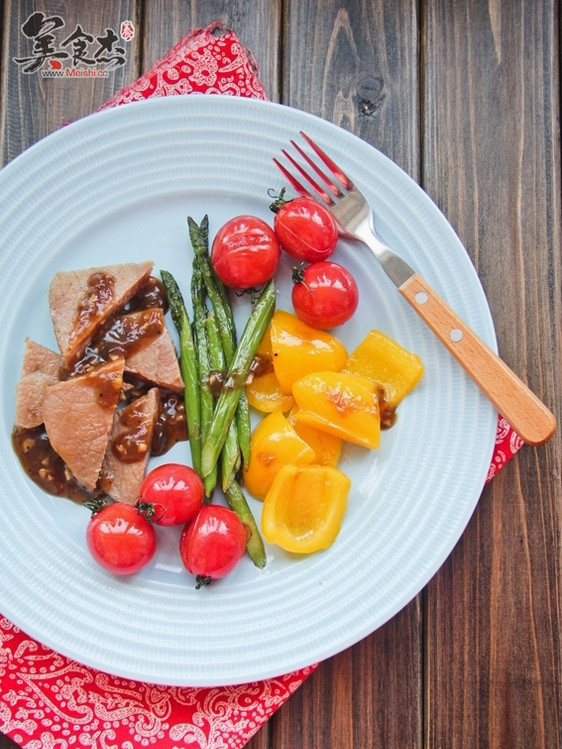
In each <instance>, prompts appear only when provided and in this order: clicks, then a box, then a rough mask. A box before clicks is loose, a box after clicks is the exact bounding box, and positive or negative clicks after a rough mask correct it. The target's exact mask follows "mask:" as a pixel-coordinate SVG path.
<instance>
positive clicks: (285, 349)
mask: <svg viewBox="0 0 562 749" xmlns="http://www.w3.org/2000/svg"><path fill="white" fill-rule="evenodd" d="M271 348H272V355H273V369H274V370H275V374H276V376H277V379H278V380H279V384H280V386H281V390H282V392H283V393H285V394H286V395H290V394H291V388H292V386H293V383H294V382H296V381H297V380H299V379H300V378H301V377H304V376H305V375H307V374H310V373H311V372H320V371H338V370H339V369H341V368H342V367H343V366H344V364H345V362H346V360H347V350H346V348H345V346H344V345H343V343H342V342H341V341H340V340H338V339H337V338H336V337H335V336H333V335H332V334H331V333H326V332H324V331H322V330H315V329H314V328H311V327H309V326H308V325H305V323H303V322H301V321H300V320H299V319H298V317H296V316H295V315H291V314H290V313H289V312H285V311H283V310H276V311H275V312H274V314H273V318H272V320H271Z"/></svg>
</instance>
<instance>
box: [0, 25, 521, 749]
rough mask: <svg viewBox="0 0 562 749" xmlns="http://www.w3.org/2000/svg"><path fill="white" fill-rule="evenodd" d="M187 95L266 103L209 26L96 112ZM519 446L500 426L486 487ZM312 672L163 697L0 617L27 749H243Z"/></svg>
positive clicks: (245, 58)
mask: <svg viewBox="0 0 562 749" xmlns="http://www.w3.org/2000/svg"><path fill="white" fill-rule="evenodd" d="M189 93H211V94H232V95H234V96H246V97H254V98H258V99H265V98H266V96H265V92H264V89H263V88H262V86H261V84H260V81H259V73H258V69H257V66H256V64H255V62H254V61H253V58H252V56H251V54H250V53H249V52H248V51H247V50H245V49H243V47H242V46H241V45H240V43H239V41H238V39H237V38H236V35H235V34H234V33H233V32H232V31H231V30H229V29H225V28H224V27H222V26H221V25H220V24H219V23H214V24H212V25H211V26H209V27H207V28H205V29H199V30H197V31H194V32H192V33H191V34H190V35H189V36H187V37H186V38H185V39H183V40H182V41H180V42H179V44H177V45H176V46H175V47H174V48H173V49H172V50H171V51H170V53H169V54H168V55H167V56H166V57H165V58H164V59H163V60H161V61H160V62H158V63H157V64H156V65H155V66H154V68H153V69H152V70H150V71H149V72H148V73H145V74H144V75H143V76H142V77H141V78H139V80H138V81H136V82H135V83H133V84H132V85H131V86H128V87H126V88H124V89H122V90H121V91H120V92H119V93H118V94H117V95H116V96H114V97H113V98H112V99H110V100H109V101H108V102H106V104H104V105H103V107H101V109H105V108H108V107H111V106H116V105H118V104H123V103H126V102H130V101H138V100H141V99H147V98H149V97H151V96H170V95H175V94H189ZM521 444H522V443H521V440H520V439H519V438H518V437H517V435H515V434H514V433H513V432H512V430H511V429H510V427H509V425H508V424H507V422H506V421H505V420H504V419H502V418H501V417H500V419H499V421H498V436H497V442H496V450H495V453H494V458H493V461H492V464H491V466H490V471H489V473H488V480H490V479H491V478H492V477H493V476H494V475H495V474H496V473H497V472H498V470H499V469H500V468H501V467H502V466H503V465H504V464H505V463H506V462H507V461H508V460H509V459H510V458H511V456H512V455H513V454H514V453H515V452H516V451H517V450H518V449H519V448H520V447H521ZM315 668H316V666H315V665H312V666H310V667H308V668H305V669H301V670H299V671H296V672H293V673H290V674H286V675H284V676H280V677H278V678H275V679H270V680H267V681H261V682H254V683H251V684H243V685H240V686H233V687H222V688H186V687H161V686H157V685H154V684H144V683H141V682H137V681H131V680H128V679H122V678H119V677H116V676H111V675H109V674H106V673H103V672H100V671H96V670H94V669H91V668H88V667H86V666H83V665H81V664H79V663H77V662H76V661H72V660H70V659H68V658H66V657H65V656H62V655H59V654H58V653H55V652H53V651H52V650H50V649H49V648H47V647H45V646H43V645H41V644H40V643H38V642H37V641H35V640H33V639H32V638H30V637H29V636H28V635H26V634H25V633H24V632H22V631H21V630H20V629H18V628H17V627H16V626H15V625H14V624H12V622H10V621H9V620H8V619H6V618H5V617H2V616H1V615H0V693H1V695H0V730H1V731H2V732H3V733H5V734H7V735H8V736H10V737H11V738H12V740H14V741H15V742H16V743H18V744H20V745H21V746H22V747H25V748H26V749H72V748H73V747H88V748H89V749H141V748H143V747H158V749H240V748H241V747H243V746H244V745H245V744H246V743H247V742H248V741H249V740H250V738H251V737H252V736H253V735H254V734H255V733H256V732H257V731H258V729H259V728H260V727H261V726H262V725H263V724H264V723H265V722H266V721H267V720H268V719H269V717H270V716H271V715H272V714H273V713H274V712H275V711H276V710H277V709H278V708H279V707H280V706H281V705H282V704H283V703H284V702H285V701H286V700H287V699H288V698H289V697H290V696H291V694H293V693H294V692H295V690H296V689H298V687H299V686H300V685H301V684H302V683H303V681H305V679H306V678H307V677H308V676H309V674H310V673H312V671H314V669H315Z"/></svg>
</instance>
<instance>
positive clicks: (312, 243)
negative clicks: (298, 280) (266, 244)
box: [273, 198, 338, 263]
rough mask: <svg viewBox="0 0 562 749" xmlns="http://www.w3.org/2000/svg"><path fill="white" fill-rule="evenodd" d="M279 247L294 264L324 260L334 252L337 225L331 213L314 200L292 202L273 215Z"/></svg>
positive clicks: (294, 200)
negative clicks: (294, 261) (289, 256)
mask: <svg viewBox="0 0 562 749" xmlns="http://www.w3.org/2000/svg"><path fill="white" fill-rule="evenodd" d="M273 228H274V230H275V234H276V236H277V239H278V240H279V244H280V245H281V247H282V248H283V249H284V250H285V252H287V253H289V255H291V256H292V257H294V258H296V259H297V260H302V261H305V262H307V263H315V262H317V261H320V260H326V259H327V258H329V257H330V255H331V254H332V253H333V252H334V250H335V249H336V244H337V241H338V225H337V223H336V220H335V218H334V217H333V216H332V214H331V213H330V211H329V210H328V209H327V208H325V207H324V206H323V205H322V204H321V203H319V202H318V201H316V200H313V198H294V199H293V200H289V201H288V202H286V203H283V204H282V206H281V208H279V210H278V211H277V213H276V214H275V219H274V221H273Z"/></svg>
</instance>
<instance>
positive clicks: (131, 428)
mask: <svg viewBox="0 0 562 749" xmlns="http://www.w3.org/2000/svg"><path fill="white" fill-rule="evenodd" d="M159 406H160V391H159V390H158V388H151V389H150V390H149V391H148V392H147V393H146V394H145V395H142V396H141V397H140V398H136V399H135V400H134V401H132V402H131V403H129V404H127V405H126V406H124V407H123V408H120V409H118V410H117V411H116V412H115V417H114V420H113V429H112V432H111V438H110V441H109V445H108V448H107V453H106V456H105V460H104V464H103V469H102V476H103V488H104V490H105V492H106V493H107V494H109V496H110V497H111V498H112V499H115V500H116V501H118V502H125V503H126V504H130V505H134V504H135V503H136V501H137V500H138V498H139V492H140V488H141V484H142V482H143V479H144V476H145V473H146V466H147V463H148V458H149V456H150V445H151V442H152V433H153V431H154V424H155V423H156V419H157V418H158V413H159Z"/></svg>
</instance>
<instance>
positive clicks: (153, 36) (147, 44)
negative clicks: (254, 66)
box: [143, 0, 281, 101]
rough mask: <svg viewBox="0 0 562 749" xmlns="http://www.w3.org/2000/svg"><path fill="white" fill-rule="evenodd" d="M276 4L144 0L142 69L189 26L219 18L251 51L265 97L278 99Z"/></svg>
mask: <svg viewBox="0 0 562 749" xmlns="http://www.w3.org/2000/svg"><path fill="white" fill-rule="evenodd" d="M280 6H281V0H252V2H251V3H248V2H245V1H244V0H239V1H238V2H234V1H233V0H191V1H190V2H187V3H186V2H185V0H147V1H146V3H145V11H144V14H145V38H144V51H143V70H148V69H149V68H150V67H151V66H152V65H154V63H155V62H156V61H157V60H160V59H161V58H162V57H164V55H165V54H166V53H167V52H168V50H169V49H170V48H171V47H172V46H173V45H174V44H176V43H177V42H178V41H179V40H180V39H181V38H182V37H183V36H185V35H186V34H188V33H189V32H190V31H192V30H193V29H197V28H201V27H205V26H208V25H209V24H211V23H213V21H220V22H221V23H222V24H223V25H224V26H226V27H227V28H231V29H233V30H234V32H235V33H236V35H237V36H238V39H239V40H240V43H241V44H242V46H243V47H245V48H246V49H248V50H250V51H251V53H253V56H254V58H255V60H256V61H258V63H259V74H260V80H261V82H262V84H263V86H264V88H265V90H266V92H267V94H268V98H270V99H271V100H272V101H278V99H279V87H278V76H279V45H278V44H277V43H274V41H275V40H278V39H279V33H280Z"/></svg>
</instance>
